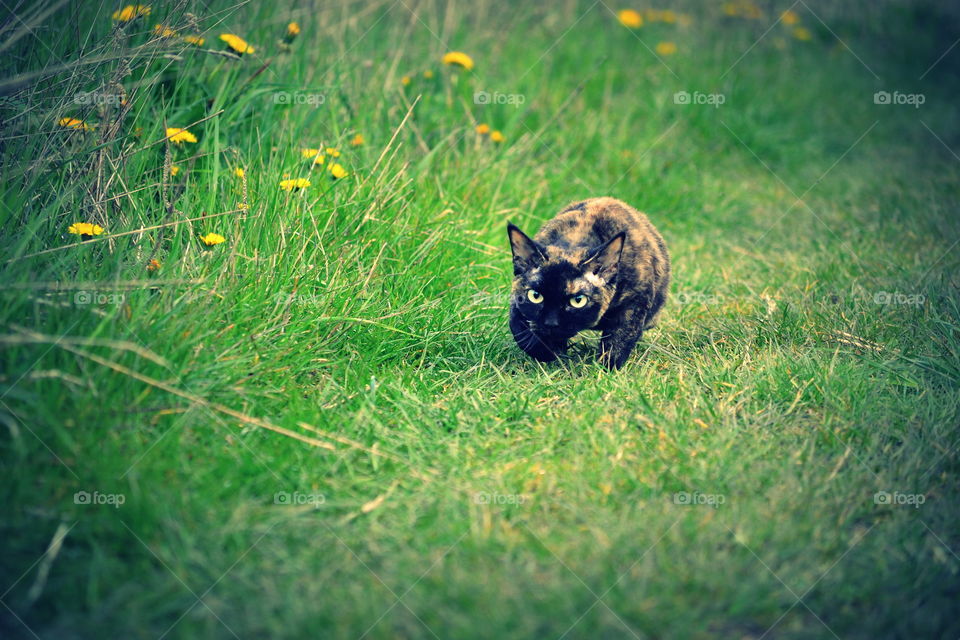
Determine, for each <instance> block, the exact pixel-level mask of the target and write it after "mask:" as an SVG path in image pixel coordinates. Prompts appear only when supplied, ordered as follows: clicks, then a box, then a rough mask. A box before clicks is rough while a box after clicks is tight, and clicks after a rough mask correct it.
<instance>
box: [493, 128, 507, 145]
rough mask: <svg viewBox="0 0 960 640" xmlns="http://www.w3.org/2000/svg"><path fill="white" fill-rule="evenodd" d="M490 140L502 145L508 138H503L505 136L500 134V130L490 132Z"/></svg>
mask: <svg viewBox="0 0 960 640" xmlns="http://www.w3.org/2000/svg"><path fill="white" fill-rule="evenodd" d="M490 139H491V140H493V141H494V142H496V143H500V142H503V141H504V140H506V138H504V137H503V134H502V133H500V131H498V130H494V131H491V132H490Z"/></svg>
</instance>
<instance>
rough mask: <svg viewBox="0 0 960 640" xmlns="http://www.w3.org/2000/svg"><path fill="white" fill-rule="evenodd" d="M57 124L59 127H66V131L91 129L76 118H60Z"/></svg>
mask: <svg viewBox="0 0 960 640" xmlns="http://www.w3.org/2000/svg"><path fill="white" fill-rule="evenodd" d="M57 124H58V125H60V126H61V127H66V128H67V129H83V130H84V131H90V130H91V129H93V127H91V126H90V125H88V124H87V123H86V122H84V121H83V120H77V119H76V118H60V119H59V120H57Z"/></svg>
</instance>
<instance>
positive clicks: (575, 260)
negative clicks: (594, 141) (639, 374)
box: [507, 198, 670, 369]
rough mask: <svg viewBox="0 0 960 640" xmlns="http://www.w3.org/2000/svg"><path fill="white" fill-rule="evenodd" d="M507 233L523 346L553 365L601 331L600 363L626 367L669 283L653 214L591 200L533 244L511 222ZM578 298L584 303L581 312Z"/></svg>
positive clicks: (515, 323)
mask: <svg viewBox="0 0 960 640" xmlns="http://www.w3.org/2000/svg"><path fill="white" fill-rule="evenodd" d="M507 235H508V237H509V239H510V248H511V250H512V251H513V274H514V280H513V289H512V294H511V297H510V330H511V331H512V332H513V336H514V338H515V339H516V341H517V345H518V346H519V347H520V348H521V349H523V351H525V352H526V353H527V354H529V355H530V356H531V357H533V358H536V359H537V360H541V361H544V362H549V361H551V360H554V359H556V357H557V356H558V355H559V354H561V353H564V352H565V351H566V349H567V342H568V340H569V339H570V338H572V337H573V336H574V335H576V334H577V333H579V332H580V331H583V330H585V329H594V330H598V331H601V332H602V334H601V338H600V359H601V361H602V362H603V363H604V364H605V365H607V366H608V367H610V368H611V369H619V368H620V367H622V366H623V364H624V363H625V362H626V361H627V358H628V357H629V356H630V352H631V351H633V347H634V345H636V343H637V341H638V340H639V339H640V337H641V336H642V335H643V331H644V329H648V328H650V327H651V326H653V323H654V321H655V319H656V317H657V314H658V313H659V311H660V308H661V307H662V306H663V303H664V301H665V300H666V297H667V288H668V286H669V284H670V256H669V255H668V254H667V248H666V245H664V242H663V238H662V237H661V236H660V234H659V233H658V232H657V230H656V229H655V228H654V226H653V225H652V224H650V221H649V220H648V219H647V217H646V216H645V215H643V214H642V213H640V212H639V211H637V210H635V209H633V208H632V207H631V206H629V205H628V204H626V203H624V202H621V201H619V200H615V199H614V198H591V199H590V200H584V201H582V202H576V203H573V204H571V205H569V206H567V207H565V208H564V209H563V210H561V211H560V213H559V214H557V216H556V217H555V218H553V219H552V220H550V221H549V222H547V223H546V224H544V225H543V227H542V228H541V229H540V231H539V232H538V233H537V234H536V236H534V238H533V239H532V240H531V239H530V238H529V237H527V235H526V234H524V233H523V232H522V231H520V229H519V228H517V227H515V226H514V225H512V224H508V225H507ZM531 290H533V291H534V292H535V293H534V294H530V293H529V292H530V291H531ZM580 295H583V296H586V303H585V304H584V306H582V307H581V308H575V307H574V306H573V305H574V303H581V302H583V298H578V296H580ZM531 296H532V299H531ZM534 300H538V302H534Z"/></svg>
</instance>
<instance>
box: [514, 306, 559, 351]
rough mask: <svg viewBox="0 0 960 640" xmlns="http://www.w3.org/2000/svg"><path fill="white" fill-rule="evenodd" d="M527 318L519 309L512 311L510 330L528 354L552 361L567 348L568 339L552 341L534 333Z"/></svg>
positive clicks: (519, 345) (518, 344)
mask: <svg viewBox="0 0 960 640" xmlns="http://www.w3.org/2000/svg"><path fill="white" fill-rule="evenodd" d="M528 322H529V321H528V320H526V319H525V318H524V317H523V316H522V315H521V314H520V313H519V312H518V311H516V310H511V311H510V331H511V332H512V333H513V339H514V340H515V341H516V342H517V346H518V347H520V349H522V350H523V352H524V353H526V354H527V355H528V356H530V357H531V358H533V359H535V360H539V361H540V362H552V361H554V360H556V359H557V356H559V355H560V354H561V353H565V352H566V350H567V341H566V340H563V341H560V342H558V341H552V340H547V339H544V338H543V337H541V336H538V335H537V334H536V333H534V331H533V329H531V328H530V325H529V324H528Z"/></svg>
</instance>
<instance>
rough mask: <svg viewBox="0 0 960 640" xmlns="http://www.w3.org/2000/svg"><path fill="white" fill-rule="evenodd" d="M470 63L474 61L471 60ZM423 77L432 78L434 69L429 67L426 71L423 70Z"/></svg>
mask: <svg viewBox="0 0 960 640" xmlns="http://www.w3.org/2000/svg"><path fill="white" fill-rule="evenodd" d="M470 64H471V65H472V64H473V62H472V61H471V63H470ZM468 68H469V67H468ZM423 77H424V78H426V79H427V80H429V79H430V78H432V77H433V69H427V70H426V71H424V72H423Z"/></svg>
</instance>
